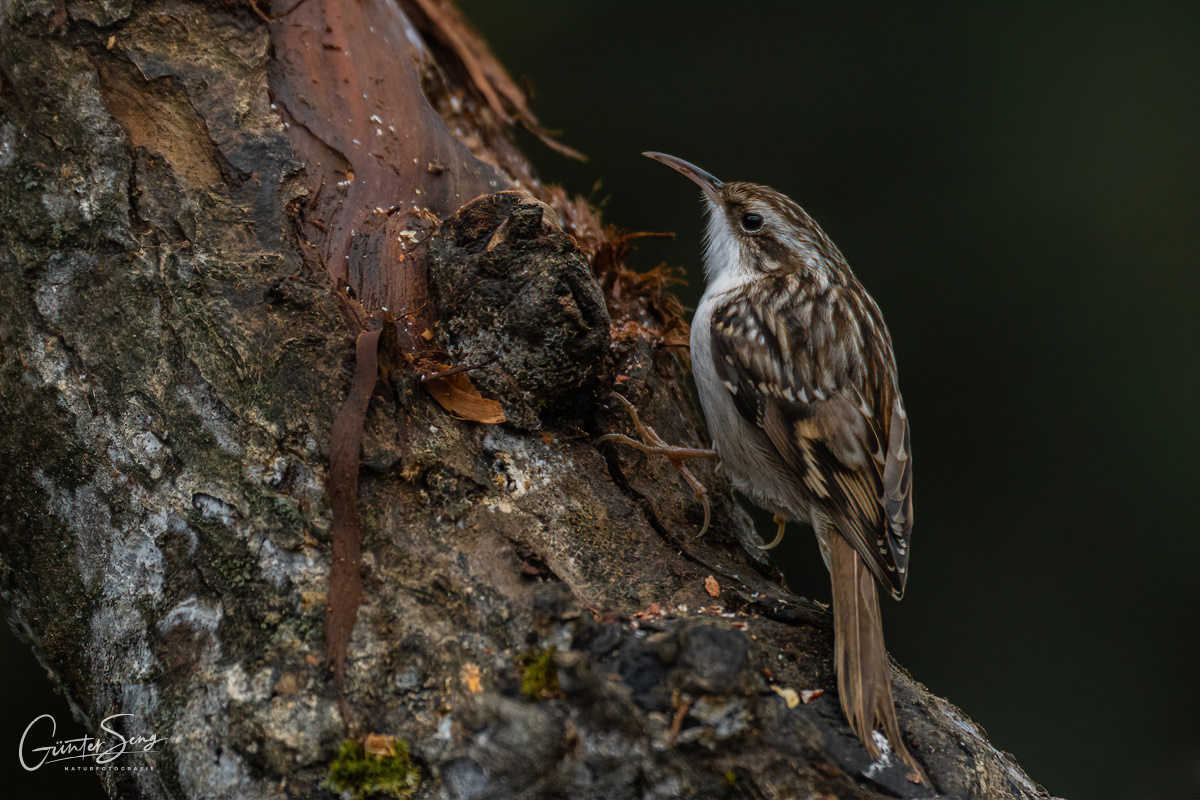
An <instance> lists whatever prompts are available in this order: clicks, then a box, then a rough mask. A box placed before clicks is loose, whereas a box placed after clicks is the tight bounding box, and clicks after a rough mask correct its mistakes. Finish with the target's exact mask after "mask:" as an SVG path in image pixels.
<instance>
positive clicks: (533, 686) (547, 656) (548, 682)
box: [518, 647, 560, 700]
mask: <svg viewBox="0 0 1200 800" xmlns="http://www.w3.org/2000/svg"><path fill="white" fill-rule="evenodd" d="M518 663H519V664H520V665H521V694H522V695H524V696H525V697H526V698H528V699H530V700H541V699H542V698H545V697H554V696H556V695H558V694H559V693H560V689H559V685H558V670H557V669H556V668H555V666H554V648H553V647H547V648H546V649H545V650H543V651H541V652H540V653H526V654H525V655H523V656H521V659H520V661H519V662H518Z"/></svg>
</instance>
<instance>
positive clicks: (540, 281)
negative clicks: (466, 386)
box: [429, 192, 609, 429]
mask: <svg viewBox="0 0 1200 800" xmlns="http://www.w3.org/2000/svg"><path fill="white" fill-rule="evenodd" d="M429 264H430V267H429V269H430V286H431V289H432V291H433V295H434V302H435V304H436V307H437V309H438V314H439V319H440V324H439V327H438V331H437V333H438V344H439V345H440V346H441V347H442V348H444V349H445V350H446V351H447V352H448V353H449V354H450V355H451V356H452V358H453V360H454V361H455V362H456V363H476V362H480V361H484V360H486V359H488V358H490V357H493V356H495V357H496V361H495V362H493V363H492V364H491V365H490V366H488V367H487V368H486V369H482V370H478V371H476V372H473V373H472V374H471V379H472V381H474V382H475V383H476V385H477V386H478V387H479V389H480V390H481V391H482V392H483V394H484V395H485V396H488V397H494V398H496V399H497V400H499V401H500V403H501V404H502V405H503V406H504V412H505V414H506V415H507V417H508V419H509V421H510V422H511V423H513V424H516V425H518V426H520V427H524V428H530V429H534V428H538V427H540V426H541V425H540V419H539V417H540V416H541V415H542V414H544V413H547V412H549V413H554V412H560V411H564V410H578V403H579V402H580V400H581V399H582V400H584V402H586V401H587V400H588V399H589V398H592V397H594V396H595V394H596V389H597V387H598V386H599V383H600V376H601V374H602V372H603V369H604V357H605V354H606V353H607V352H608V344H609V316H608V310H607V308H606V307H605V304H604V295H603V293H602V292H601V289H600V286H599V285H598V284H597V283H596V280H595V278H593V277H592V274H591V271H590V270H589V268H588V262H587V259H586V257H585V256H584V254H583V253H582V252H581V251H580V250H579V248H578V247H577V246H576V244H575V240H574V239H573V238H571V236H569V235H568V234H567V233H565V232H564V231H563V229H562V227H561V225H560V224H559V221H558V217H557V215H556V214H555V212H554V211H553V210H552V209H551V208H550V207H549V206H547V205H545V204H543V203H541V202H539V201H537V200H534V199H533V198H532V197H531V196H529V195H527V194H525V193H523V192H499V193H497V194H492V195H487V196H485V197H481V198H479V199H477V200H474V201H473V202H471V203H468V204H467V205H466V206H464V207H463V208H462V209H460V210H459V212H458V213H457V214H455V215H454V217H452V218H451V219H449V220H448V221H447V222H446V223H445V224H443V225H442V226H441V227H440V228H439V230H438V231H437V233H436V234H435V235H434V236H433V237H432V239H431V241H430V245H429Z"/></svg>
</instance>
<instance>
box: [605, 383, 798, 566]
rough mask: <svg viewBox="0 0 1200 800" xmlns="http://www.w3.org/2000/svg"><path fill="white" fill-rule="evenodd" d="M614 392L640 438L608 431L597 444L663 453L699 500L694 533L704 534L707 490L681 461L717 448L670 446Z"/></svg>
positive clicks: (708, 455)
mask: <svg viewBox="0 0 1200 800" xmlns="http://www.w3.org/2000/svg"><path fill="white" fill-rule="evenodd" d="M615 396H616V398H617V399H618V400H620V401H621V404H622V405H623V406H625V410H626V411H628V412H629V416H630V418H631V419H632V420H633V428H634V430H635V431H637V434H638V436H640V437H641V441H638V440H637V439H634V438H631V437H629V436H626V435H625V434H623V433H609V434H605V435H604V436H601V437H600V438H599V439H597V440H596V444H600V443H601V442H617V443H618V444H624V445H628V446H630V447H633V448H635V449H637V450H641V451H642V452H643V453H648V454H650V455H654V456H663V457H665V458H666V459H667V460H668V461H670V462H671V465H672V466H673V467H675V469H677V470H679V474H680V475H682V476H683V479H684V480H685V481H687V484H688V486H690V487H691V489H692V497H694V498H696V499H697V500H699V501H700V504H701V505H702V506H704V525H703V526H701V528H700V533H698V534H697V536H703V535H704V532H705V531H707V530H708V522H709V518H710V516H711V510H712V509H711V504H710V503H709V500H708V490H707V489H705V488H704V484H702V483H700V481H699V480H697V479H696V476H695V475H693V474H692V473H691V470H689V469H688V468H687V467H686V466H684V464H683V462H684V461H687V460H688V459H692V458H716V457H717V451H716V450H705V449H703V448H700V447H673V446H671V445H669V444H667V443H666V442H664V441H663V440H662V437H660V436H659V435H658V434H657V433H656V432H655V431H654V428H651V427H650V426H649V425H646V424H645V423H643V422H642V419H641V417H639V416H638V413H637V409H636V408H634V407H633V403H630V402H629V401H628V400H626V399H625V398H624V397H622V396H621V395H619V394H618V395H615ZM776 544H778V542H776ZM772 547H774V545H772Z"/></svg>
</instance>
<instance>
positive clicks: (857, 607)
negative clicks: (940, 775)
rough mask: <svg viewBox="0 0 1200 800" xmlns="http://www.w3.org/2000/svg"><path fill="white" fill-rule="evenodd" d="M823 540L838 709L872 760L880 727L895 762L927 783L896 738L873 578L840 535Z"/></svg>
mask: <svg viewBox="0 0 1200 800" xmlns="http://www.w3.org/2000/svg"><path fill="white" fill-rule="evenodd" d="M826 541H827V543H828V549H829V574H830V577H831V578H832V581H833V634H834V637H833V638H834V644H833V647H834V662H833V663H834V668H835V669H836V670H837V679H838V694H839V696H840V697H841V699H842V711H844V712H845V714H846V719H847V720H849V721H850V727H851V728H853V729H854V732H855V733H856V734H857V735H858V738H859V739H860V740H861V741H862V743H863V746H864V747H866V748H867V752H868V753H870V755H871V757H872V758H879V748H878V747H877V746H876V744H875V739H874V737H873V736H872V735H871V732H872V731H873V730H875V729H877V728H878V729H882V731H883V733H884V735H886V736H887V738H888V741H889V742H890V743H891V746H892V750H893V751H894V752H895V753H896V755H898V756H899V757H900V760H901V761H903V762H904V764H905V765H906V766H908V767H909V769H911V770H912V771H913V772H915V773H916V777H917V778H919V779H920V780H921V781H922V782H924V783H926V784H927V785H928V781H927V780H925V776H924V773H923V772H922V771H921V768H920V767H919V766H917V762H916V761H915V760H914V759H913V757H912V755H911V754H910V753H909V752H908V749H907V748H906V747H905V746H904V740H903V739H901V738H900V725H899V723H898V722H897V721H896V708H895V705H894V704H893V702H892V683H891V680H889V678H888V660H887V651H886V650H885V649H884V646H883V621H882V619H881V617H880V613H879V594H878V592H876V590H875V577H874V576H873V575H872V574H871V571H870V570H869V569H867V565H866V564H864V563H863V560H862V559H861V558H860V557H859V555H858V553H857V552H855V550H854V547H853V546H852V545H851V544H850V543H849V542H847V541H846V540H845V539H844V538H843V537H842V536H841V535H839V534H838V533H836V532H834V531H830V535H829V536H828V537H826Z"/></svg>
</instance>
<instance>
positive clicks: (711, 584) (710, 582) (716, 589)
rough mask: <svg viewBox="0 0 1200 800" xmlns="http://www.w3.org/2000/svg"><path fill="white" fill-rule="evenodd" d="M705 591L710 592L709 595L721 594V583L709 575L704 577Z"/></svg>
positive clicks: (717, 595) (718, 595)
mask: <svg viewBox="0 0 1200 800" xmlns="http://www.w3.org/2000/svg"><path fill="white" fill-rule="evenodd" d="M704 591H706V592H708V595H709V597H720V596H721V584H719V583H717V579H716V578H714V577H713V576H712V575H709V576H708V577H707V578H705V579H704Z"/></svg>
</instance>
